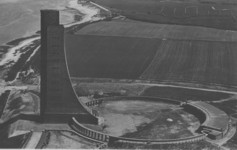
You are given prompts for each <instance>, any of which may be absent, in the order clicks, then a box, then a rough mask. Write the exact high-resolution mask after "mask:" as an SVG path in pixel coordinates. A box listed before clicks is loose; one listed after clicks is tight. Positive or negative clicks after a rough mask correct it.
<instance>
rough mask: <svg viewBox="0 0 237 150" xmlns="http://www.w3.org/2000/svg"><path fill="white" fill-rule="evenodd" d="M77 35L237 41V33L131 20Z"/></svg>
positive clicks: (90, 28)
mask: <svg viewBox="0 0 237 150" xmlns="http://www.w3.org/2000/svg"><path fill="white" fill-rule="evenodd" d="M75 34H78V35H100V36H112V37H114V36H115V37H120V36H121V37H141V38H158V39H177V40H201V41H223V42H226V41H229V42H236V41H237V32H235V31H228V30H227V31H226V30H220V29H212V28H206V27H197V26H183V25H170V24H155V23H147V22H140V21H130V20H129V21H127V20H125V21H119V20H113V21H101V22H98V23H93V24H89V25H87V26H86V27H84V28H82V29H80V30H78V31H77V32H76V33H75Z"/></svg>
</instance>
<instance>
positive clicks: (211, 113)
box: [188, 101, 229, 130]
mask: <svg viewBox="0 0 237 150" xmlns="http://www.w3.org/2000/svg"><path fill="white" fill-rule="evenodd" d="M188 104H189V105H191V106H194V107H196V108H198V109H200V110H201V111H203V112H204V113H205V115H206V121H205V122H204V123H203V124H202V126H205V127H210V128H214V129H217V130H225V129H226V127H227V126H228V122H229V117H228V115H227V114H226V113H225V112H224V111H222V110H220V109H218V108H216V107H214V106H212V105H210V104H208V103H205V102H202V101H195V102H190V103H188Z"/></svg>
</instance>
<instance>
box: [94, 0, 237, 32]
mask: <svg viewBox="0 0 237 150" xmlns="http://www.w3.org/2000/svg"><path fill="white" fill-rule="evenodd" d="M94 1H95V2H96V3H98V4H100V5H103V6H107V7H109V8H111V9H112V10H116V11H117V12H119V13H121V14H122V15H124V16H126V17H128V18H131V19H135V20H141V21H150V22H156V23H165V24H181V25H194V26H206V27H211V28H220V29H228V30H237V18H236V16H237V14H236V13H237V12H236V8H234V6H231V5H220V4H215V3H214V4H207V3H205V4H203V3H199V2H192V3H190V2H182V3H179V2H171V1H154V0H129V1H127V0H120V1H117V0H94ZM226 22H228V24H227V23H226Z"/></svg>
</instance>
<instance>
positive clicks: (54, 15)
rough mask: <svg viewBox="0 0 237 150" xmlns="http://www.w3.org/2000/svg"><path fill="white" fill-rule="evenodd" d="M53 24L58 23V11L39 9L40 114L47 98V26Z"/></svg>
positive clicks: (42, 112)
mask: <svg viewBox="0 0 237 150" xmlns="http://www.w3.org/2000/svg"><path fill="white" fill-rule="evenodd" d="M53 25H54V26H58V25H59V11H56V10H41V68H40V70H41V85H40V91H41V93H40V96H41V108H40V114H41V115H44V112H45V106H46V99H47V51H48V49H47V35H48V34H47V28H48V26H53Z"/></svg>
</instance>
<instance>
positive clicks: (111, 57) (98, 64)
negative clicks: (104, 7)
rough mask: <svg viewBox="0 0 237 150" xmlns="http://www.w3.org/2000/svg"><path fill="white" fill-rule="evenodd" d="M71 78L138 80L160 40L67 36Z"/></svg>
mask: <svg viewBox="0 0 237 150" xmlns="http://www.w3.org/2000/svg"><path fill="white" fill-rule="evenodd" d="M66 40H67V43H66V44H67V50H68V52H67V59H68V66H69V70H70V74H71V76H80V77H99V78H110V77H112V78H125V79H126V78H138V77H139V75H140V74H141V73H142V72H143V71H144V70H145V69H146V68H147V66H148V65H149V63H150V61H151V60H152V58H153V56H154V55H155V53H156V49H157V48H158V46H159V44H160V42H161V40H153V39H144V38H129V37H113V38H112V37H110V36H90V35H84V36H73V35H68V37H67V39H66Z"/></svg>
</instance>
